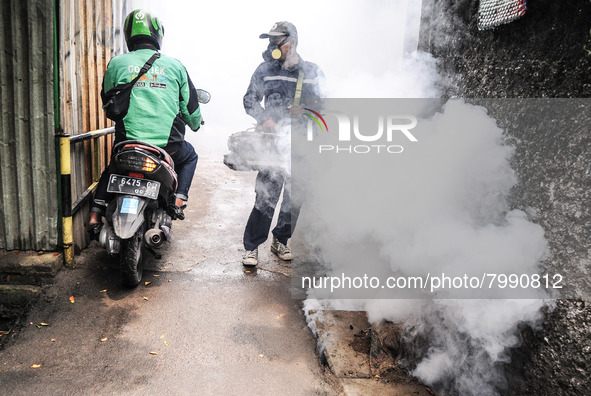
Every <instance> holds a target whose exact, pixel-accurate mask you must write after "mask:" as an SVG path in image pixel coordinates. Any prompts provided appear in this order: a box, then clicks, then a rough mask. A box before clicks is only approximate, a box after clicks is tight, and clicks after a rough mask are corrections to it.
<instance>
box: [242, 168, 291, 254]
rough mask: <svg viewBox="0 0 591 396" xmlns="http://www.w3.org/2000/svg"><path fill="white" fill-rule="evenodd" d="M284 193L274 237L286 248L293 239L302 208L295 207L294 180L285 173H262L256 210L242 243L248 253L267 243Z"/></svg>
mask: <svg viewBox="0 0 591 396" xmlns="http://www.w3.org/2000/svg"><path fill="white" fill-rule="evenodd" d="M284 186H285V188H283V187H284ZM282 189H283V201H282V202H281V209H280V210H279V217H278V219H277V225H276V226H275V228H274V229H273V235H274V236H275V238H277V239H278V240H279V242H281V243H283V244H284V245H285V244H287V240H288V239H289V238H291V234H292V232H293V230H294V228H295V224H296V222H297V218H298V215H299V212H300V207H301V204H300V203H297V202H294V203H293V204H292V195H291V178H290V177H289V176H288V175H286V174H285V172H283V171H268V170H265V171H259V173H258V175H257V179H256V183H255V188H254V191H255V193H256V198H255V203H254V208H253V209H252V212H251V213H250V216H249V218H248V222H247V223H246V229H245V230H244V240H243V242H244V248H245V249H246V250H254V249H256V248H257V247H258V246H259V245H260V244H262V243H263V242H265V241H266V240H267V237H268V236H269V229H270V228H271V222H272V220H273V214H274V213H275V207H276V206H277V202H278V201H279V196H280V195H281V190H282Z"/></svg>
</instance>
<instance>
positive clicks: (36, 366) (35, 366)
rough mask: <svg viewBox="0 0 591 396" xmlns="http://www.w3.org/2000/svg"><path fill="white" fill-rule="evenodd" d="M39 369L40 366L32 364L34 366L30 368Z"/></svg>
mask: <svg viewBox="0 0 591 396" xmlns="http://www.w3.org/2000/svg"><path fill="white" fill-rule="evenodd" d="M39 367H41V365H40V364H34V365H32V366H31V368H39Z"/></svg>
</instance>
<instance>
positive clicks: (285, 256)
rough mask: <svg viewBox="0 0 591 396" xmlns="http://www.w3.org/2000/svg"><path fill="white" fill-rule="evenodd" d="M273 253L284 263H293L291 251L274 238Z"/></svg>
mask: <svg viewBox="0 0 591 396" xmlns="http://www.w3.org/2000/svg"><path fill="white" fill-rule="evenodd" d="M271 251H272V252H273V253H275V255H277V257H279V258H280V259H281V260H283V261H291V249H290V248H288V247H287V246H285V245H284V244H282V243H281V242H279V241H278V240H277V238H275V237H273V243H272V244H271Z"/></svg>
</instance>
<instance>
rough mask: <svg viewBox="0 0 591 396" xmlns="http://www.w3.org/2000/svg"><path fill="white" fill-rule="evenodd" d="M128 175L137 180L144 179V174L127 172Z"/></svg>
mask: <svg viewBox="0 0 591 396" xmlns="http://www.w3.org/2000/svg"><path fill="white" fill-rule="evenodd" d="M128 175H129V176H131V177H137V178H138V179H143V178H144V174H143V173H139V172H129V173H128Z"/></svg>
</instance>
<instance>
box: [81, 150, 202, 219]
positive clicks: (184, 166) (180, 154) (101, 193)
mask: <svg viewBox="0 0 591 396" xmlns="http://www.w3.org/2000/svg"><path fill="white" fill-rule="evenodd" d="M164 149H165V150H166V148H164ZM167 151H168V150H167ZM168 154H169V155H170V156H171V157H172V160H173V161H174V171H175V172H176V174H177V178H178V185H177V188H176V196H177V198H180V199H182V200H183V201H186V200H188V199H189V189H190V188H191V182H192V181H193V175H194V174H195V168H196V167H197V160H198V156H197V153H196V152H195V149H194V148H193V146H192V145H191V143H189V142H187V141H183V143H182V145H181V147H180V148H179V149H178V150H176V151H175V152H174V153H170V152H169V153H168ZM109 174H110V172H109V168H107V169H105V171H104V172H103V173H102V174H101V178H100V179H99V182H98V185H97V186H96V191H95V193H94V204H93V207H92V209H91V211H93V212H99V213H103V214H104V211H105V209H106V208H107V203H108V202H109V201H110V200H111V199H113V194H112V193H109V192H107V186H108V184H109Z"/></svg>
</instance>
